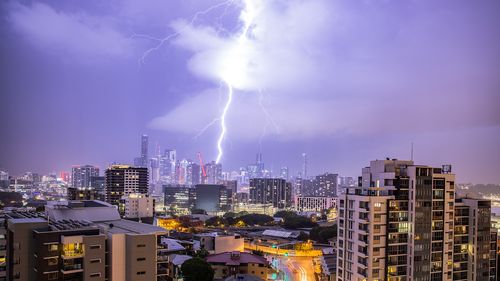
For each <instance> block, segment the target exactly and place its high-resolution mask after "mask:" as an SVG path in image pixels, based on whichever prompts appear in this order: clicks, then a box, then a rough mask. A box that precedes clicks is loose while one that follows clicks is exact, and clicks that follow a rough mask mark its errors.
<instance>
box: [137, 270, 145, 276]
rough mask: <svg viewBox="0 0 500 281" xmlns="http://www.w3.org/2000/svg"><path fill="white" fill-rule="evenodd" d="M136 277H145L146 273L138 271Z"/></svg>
mask: <svg viewBox="0 0 500 281" xmlns="http://www.w3.org/2000/svg"><path fill="white" fill-rule="evenodd" d="M137 275H146V271H138V272H137Z"/></svg>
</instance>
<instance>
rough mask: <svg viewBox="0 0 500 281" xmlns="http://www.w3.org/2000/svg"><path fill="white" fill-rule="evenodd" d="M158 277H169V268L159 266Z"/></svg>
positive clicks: (157, 269)
mask: <svg viewBox="0 0 500 281" xmlns="http://www.w3.org/2000/svg"><path fill="white" fill-rule="evenodd" d="M156 275H158V276H163V275H168V267H167V266H163V265H159V266H158V267H157V268H156Z"/></svg>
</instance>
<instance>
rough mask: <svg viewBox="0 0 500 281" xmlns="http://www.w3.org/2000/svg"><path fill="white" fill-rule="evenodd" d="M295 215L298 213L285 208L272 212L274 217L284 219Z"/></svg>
mask: <svg viewBox="0 0 500 281" xmlns="http://www.w3.org/2000/svg"><path fill="white" fill-rule="evenodd" d="M297 216H298V215H297V213H296V212H294V211H286V210H282V211H278V212H276V214H274V217H275V218H282V219H284V220H286V219H287V218H293V217H297Z"/></svg>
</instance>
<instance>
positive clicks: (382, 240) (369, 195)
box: [337, 159, 491, 281]
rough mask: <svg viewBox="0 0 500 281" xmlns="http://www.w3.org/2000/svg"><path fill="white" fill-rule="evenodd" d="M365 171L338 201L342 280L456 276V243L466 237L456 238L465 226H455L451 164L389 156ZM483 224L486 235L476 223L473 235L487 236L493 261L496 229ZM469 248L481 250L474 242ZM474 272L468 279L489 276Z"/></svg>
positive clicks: (486, 257)
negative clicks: (433, 164)
mask: <svg viewBox="0 0 500 281" xmlns="http://www.w3.org/2000/svg"><path fill="white" fill-rule="evenodd" d="M362 173H363V175H362V177H361V178H360V180H359V187H358V188H349V189H347V192H346V194H344V195H343V196H342V197H341V198H340V200H339V230H338V234H339V235H338V241H337V243H338V245H339V260H338V269H337V278H338V279H337V280H341V281H343V280H360V279H368V280H389V281H393V280H394V281H396V280H398V281H399V280H413V281H423V280H454V277H455V274H454V273H456V272H458V271H457V270H458V268H460V267H461V266H460V264H459V262H458V261H457V263H455V264H454V252H455V253H456V251H457V249H456V248H455V249H454V243H455V245H456V246H457V245H459V243H458V242H462V240H459V238H458V234H457V236H456V237H455V234H456V233H459V232H460V230H461V228H459V229H455V228H454V213H455V194H454V190H455V184H454V181H455V175H454V174H452V173H451V167H450V166H449V165H446V166H443V168H433V167H429V166H421V165H414V164H413V162H412V161H401V160H396V159H393V160H389V159H388V160H376V161H372V162H371V163H370V167H367V168H364V169H363V171H362ZM485 209H489V206H488V207H486V206H485ZM476 210H477V208H476ZM484 213H486V211H484V212H483V215H484ZM487 217H488V220H489V215H487ZM481 225H482V227H483V228H484V234H480V233H479V231H480V230H479V227H474V228H472V229H470V228H469V230H470V231H471V232H469V234H468V236H469V237H474V236H477V235H479V236H481V235H482V236H484V237H482V238H481V239H487V243H485V248H486V246H487V250H485V252H484V255H483V256H482V258H483V259H484V260H488V261H489V259H490V256H489V255H490V254H489V250H490V235H489V234H488V235H486V232H487V233H490V230H491V228H490V227H489V222H484V221H483V222H481ZM486 225H488V226H486ZM454 238H455V240H454ZM459 251H460V250H459ZM468 251H471V252H477V251H478V250H477V249H471V248H470V245H469V250H468ZM471 260H472V258H471ZM477 261H478V260H475V262H477ZM482 266H486V263H484V264H483V265H482ZM489 270H490V268H489V267H488V272H489ZM482 272H485V271H482ZM482 274H484V273H482ZM457 276H460V277H463V275H461V274H457ZM474 276H475V277H472V276H470V275H468V277H466V280H489V275H482V276H481V277H480V276H478V275H477V274H474ZM484 278H486V279H484ZM456 280H461V279H456Z"/></svg>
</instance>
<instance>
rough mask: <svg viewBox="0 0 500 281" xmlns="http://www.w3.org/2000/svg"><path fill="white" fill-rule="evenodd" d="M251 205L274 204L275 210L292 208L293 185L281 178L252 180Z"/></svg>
mask: <svg viewBox="0 0 500 281" xmlns="http://www.w3.org/2000/svg"><path fill="white" fill-rule="evenodd" d="M249 203H250V204H269V203H271V204H273V206H274V207H275V208H278V209H285V208H290V207H292V185H291V184H290V183H289V182H287V181H286V180H284V179H281V178H256V179H250V195H249Z"/></svg>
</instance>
